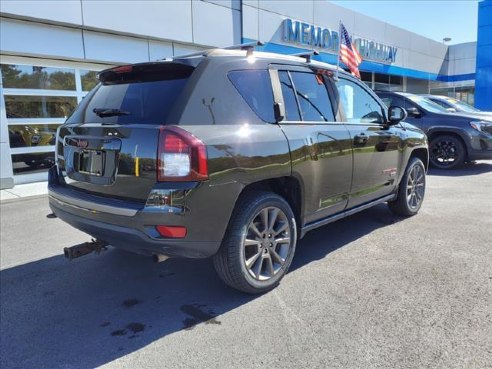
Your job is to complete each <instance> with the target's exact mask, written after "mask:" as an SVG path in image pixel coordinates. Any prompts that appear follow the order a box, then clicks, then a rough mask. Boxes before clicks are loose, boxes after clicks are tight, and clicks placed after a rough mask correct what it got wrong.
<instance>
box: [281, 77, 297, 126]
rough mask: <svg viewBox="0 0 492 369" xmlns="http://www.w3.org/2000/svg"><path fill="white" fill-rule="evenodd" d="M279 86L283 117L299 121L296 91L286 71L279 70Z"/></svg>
mask: <svg viewBox="0 0 492 369" xmlns="http://www.w3.org/2000/svg"><path fill="white" fill-rule="evenodd" d="M278 76H279V79H280V86H281V87H282V96H283V97H284V105H285V119H286V120H290V121H299V120H301V116H300V114H299V107H298V106H297V100H296V91H295V90H294V86H292V82H291V80H290V77H289V73H288V72H286V71H279V72H278Z"/></svg>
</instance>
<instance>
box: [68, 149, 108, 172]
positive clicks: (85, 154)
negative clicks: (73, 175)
mask: <svg viewBox="0 0 492 369" xmlns="http://www.w3.org/2000/svg"><path fill="white" fill-rule="evenodd" d="M74 154H75V157H74V164H75V165H76V166H77V167H76V171H77V172H79V173H82V174H88V175H91V176H97V177H102V176H104V167H105V163H106V153H105V152H104V151H101V150H82V151H79V152H75V153H74Z"/></svg>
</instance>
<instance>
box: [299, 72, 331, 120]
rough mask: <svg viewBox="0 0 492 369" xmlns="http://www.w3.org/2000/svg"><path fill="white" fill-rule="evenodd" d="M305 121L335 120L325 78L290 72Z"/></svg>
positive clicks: (312, 74)
mask: <svg viewBox="0 0 492 369" xmlns="http://www.w3.org/2000/svg"><path fill="white" fill-rule="evenodd" d="M290 75H291V76H292V81H293V82H294V88H295V90H296V93H297V100H298V101H299V106H300V108H301V116H302V120H303V121H314V122H333V121H334V120H335V118H334V116H333V111H332V109H331V104H330V99H329V97H328V92H327V91H326V86H325V83H324V80H323V77H322V76H320V75H316V74H314V73H303V72H290Z"/></svg>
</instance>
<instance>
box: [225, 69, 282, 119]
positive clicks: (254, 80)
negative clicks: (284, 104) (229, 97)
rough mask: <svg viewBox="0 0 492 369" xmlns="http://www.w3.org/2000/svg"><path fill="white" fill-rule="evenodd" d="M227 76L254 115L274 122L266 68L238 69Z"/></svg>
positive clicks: (270, 85) (271, 96) (270, 89)
mask: <svg viewBox="0 0 492 369" xmlns="http://www.w3.org/2000/svg"><path fill="white" fill-rule="evenodd" d="M228 76H229V80H230V81H231V82H232V84H233V85H234V87H236V89H237V90H238V92H239V93H240V94H241V96H242V97H243V99H244V100H246V102H247V103H248V105H249V107H250V108H251V109H252V110H253V111H254V112H255V113H256V115H258V116H259V117H260V118H261V119H262V120H264V121H266V122H275V117H274V113H273V92H272V84H271V82H270V76H269V74H268V72H267V71H266V70H238V71H233V72H229V74H228Z"/></svg>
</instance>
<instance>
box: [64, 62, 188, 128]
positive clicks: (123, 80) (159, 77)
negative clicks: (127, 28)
mask: <svg viewBox="0 0 492 369" xmlns="http://www.w3.org/2000/svg"><path fill="white" fill-rule="evenodd" d="M153 69H155V68H153ZM173 69H174V68H170V70H168V73H165V72H164V73H163V71H162V69H161V70H160V71H159V73H155V70H154V71H152V70H150V71H149V70H144V71H142V70H140V71H138V73H135V71H133V72H132V73H127V74H126V75H127V76H128V77H124V76H125V73H123V74H122V75H121V77H120V78H118V79H115V78H114V76H112V77H111V78H110V79H109V78H108V79H107V80H106V79H102V80H103V81H102V82H101V83H100V84H99V85H98V86H96V87H95V88H94V90H93V91H91V92H90V93H89V94H88V95H87V96H86V97H85V98H84V100H82V102H81V103H80V105H79V107H78V108H77V109H76V110H75V112H74V113H73V114H72V115H71V116H70V118H68V120H67V123H108V124H158V125H160V124H166V123H167V118H168V116H169V113H170V112H171V110H172V108H173V107H174V104H175V102H176V101H177V99H178V98H179V97H180V95H181V93H182V92H183V89H184V86H185V85H186V82H187V81H188V78H189V76H190V74H191V72H192V69H188V70H187V71H183V70H180V71H179V72H178V73H176V70H173Z"/></svg>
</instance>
